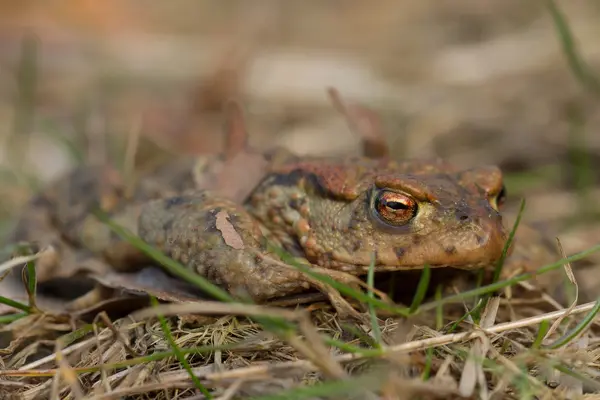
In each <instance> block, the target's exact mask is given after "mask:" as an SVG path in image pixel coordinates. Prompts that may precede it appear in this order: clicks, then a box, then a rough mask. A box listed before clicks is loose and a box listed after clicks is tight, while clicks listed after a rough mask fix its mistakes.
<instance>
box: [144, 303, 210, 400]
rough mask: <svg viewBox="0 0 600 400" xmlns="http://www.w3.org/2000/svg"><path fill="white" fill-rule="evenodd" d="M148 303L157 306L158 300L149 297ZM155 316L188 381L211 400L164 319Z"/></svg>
mask: <svg viewBox="0 0 600 400" xmlns="http://www.w3.org/2000/svg"><path fill="white" fill-rule="evenodd" d="M150 302H151V303H152V306H153V307H156V306H158V300H156V297H154V296H150ZM156 316H157V318H158V320H159V322H160V326H161V327H162V330H163V332H164V333H165V338H166V339H167V342H169V346H171V349H172V350H173V353H174V354H175V357H176V358H177V361H179V363H180V364H181V365H182V366H183V368H184V369H185V370H186V371H187V373H188V375H189V376H190V379H191V380H192V382H194V386H196V388H197V389H198V390H200V391H201V392H202V394H203V395H204V396H205V397H206V398H207V399H212V398H213V396H212V394H210V392H209V391H208V389H206V387H204V385H203V384H202V382H200V379H198V377H197V376H196V374H194V371H192V367H190V364H189V363H188V362H187V360H186V359H185V356H184V354H183V353H182V352H181V350H180V349H179V346H177V343H176V342H175V339H173V335H172V334H171V328H169V324H167V321H166V320H165V318H164V317H163V316H162V315H161V314H160V313H157V315H156Z"/></svg>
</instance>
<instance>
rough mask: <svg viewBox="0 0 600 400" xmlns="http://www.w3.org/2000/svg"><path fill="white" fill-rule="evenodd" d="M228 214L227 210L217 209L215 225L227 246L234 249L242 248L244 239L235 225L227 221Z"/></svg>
mask: <svg viewBox="0 0 600 400" xmlns="http://www.w3.org/2000/svg"><path fill="white" fill-rule="evenodd" d="M228 218H229V214H227V211H223V210H221V211H219V212H218V213H217V215H216V223H215V225H216V227H217V229H218V230H219V231H220V232H221V235H223V240H224V241H225V243H227V245H228V246H231V247H233V248H234V249H236V250H242V249H243V248H244V241H243V240H242V237H241V236H240V234H239V233H237V231H236V230H235V227H234V226H233V225H232V224H231V222H229V219H228Z"/></svg>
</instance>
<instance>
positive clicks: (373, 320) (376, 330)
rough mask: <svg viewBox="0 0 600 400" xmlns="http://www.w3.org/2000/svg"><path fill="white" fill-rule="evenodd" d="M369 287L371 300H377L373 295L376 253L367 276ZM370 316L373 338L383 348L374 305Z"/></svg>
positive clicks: (372, 257)
mask: <svg viewBox="0 0 600 400" xmlns="http://www.w3.org/2000/svg"><path fill="white" fill-rule="evenodd" d="M367 285H368V286H369V291H368V293H367V294H368V296H369V297H370V298H371V299H375V293H373V287H374V286H375V253H372V254H371V264H369V272H368V274H367ZM369 314H370V316H371V329H372V332H373V338H374V340H375V345H376V346H377V347H381V329H380V328H379V319H378V318H377V311H376V310H375V306H374V305H373V304H369Z"/></svg>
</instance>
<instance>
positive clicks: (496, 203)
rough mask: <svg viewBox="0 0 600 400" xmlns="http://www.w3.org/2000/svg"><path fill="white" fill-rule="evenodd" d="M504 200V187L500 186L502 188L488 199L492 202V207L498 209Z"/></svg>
mask: <svg viewBox="0 0 600 400" xmlns="http://www.w3.org/2000/svg"><path fill="white" fill-rule="evenodd" d="M505 201H506V187H505V186H502V189H500V191H499V192H498V194H497V195H496V196H492V198H491V199H490V203H491V204H492V207H494V208H495V209H496V210H500V208H501V207H502V206H503V205H504V202H505Z"/></svg>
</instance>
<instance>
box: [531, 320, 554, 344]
mask: <svg viewBox="0 0 600 400" xmlns="http://www.w3.org/2000/svg"><path fill="white" fill-rule="evenodd" d="M548 329H550V321H548V320H547V319H545V320H542V322H540V328H539V329H538V333H537V335H536V337H535V340H534V341H533V343H532V344H531V348H532V349H536V350H537V349H539V348H540V347H541V345H542V340H544V336H546V333H548Z"/></svg>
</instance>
